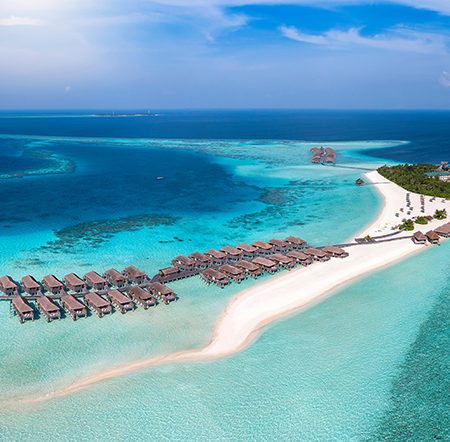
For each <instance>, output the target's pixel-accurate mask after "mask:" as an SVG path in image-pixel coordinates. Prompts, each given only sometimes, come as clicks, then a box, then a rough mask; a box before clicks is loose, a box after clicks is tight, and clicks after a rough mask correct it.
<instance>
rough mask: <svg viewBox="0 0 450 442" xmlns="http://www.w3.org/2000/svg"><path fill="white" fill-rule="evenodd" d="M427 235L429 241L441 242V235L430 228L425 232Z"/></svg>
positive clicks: (432, 242)
mask: <svg viewBox="0 0 450 442" xmlns="http://www.w3.org/2000/svg"><path fill="white" fill-rule="evenodd" d="M425 235H426V236H427V239H428V242H429V243H431V244H439V235H438V234H437V233H436V232H434V231H433V230H430V231H429V232H427V233H425Z"/></svg>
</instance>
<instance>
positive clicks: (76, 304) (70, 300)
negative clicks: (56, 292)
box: [61, 293, 85, 310]
mask: <svg viewBox="0 0 450 442" xmlns="http://www.w3.org/2000/svg"><path fill="white" fill-rule="evenodd" d="M61 302H63V303H65V304H66V305H67V307H68V308H69V309H70V310H81V309H84V308H85V307H84V305H83V304H82V303H81V302H80V301H78V299H76V298H75V297H74V296H72V295H68V294H67V293H66V294H64V295H62V296H61Z"/></svg>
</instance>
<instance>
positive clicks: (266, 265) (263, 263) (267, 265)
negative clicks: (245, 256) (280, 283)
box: [252, 256, 278, 273]
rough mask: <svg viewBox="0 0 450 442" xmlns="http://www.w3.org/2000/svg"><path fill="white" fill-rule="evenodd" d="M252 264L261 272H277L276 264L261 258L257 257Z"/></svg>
mask: <svg viewBox="0 0 450 442" xmlns="http://www.w3.org/2000/svg"><path fill="white" fill-rule="evenodd" d="M252 262H253V263H254V264H257V265H259V266H260V267H261V268H262V269H263V270H265V271H266V272H269V273H275V272H276V271H277V270H278V263H276V262H275V261H272V260H270V259H267V258H264V257H262V256H258V257H257V258H255V259H254V260H253V261H252Z"/></svg>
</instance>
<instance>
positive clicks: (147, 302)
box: [128, 285, 156, 310]
mask: <svg viewBox="0 0 450 442" xmlns="http://www.w3.org/2000/svg"><path fill="white" fill-rule="evenodd" d="M128 295H129V296H130V297H131V299H134V300H135V301H136V302H137V303H138V304H139V305H141V306H142V307H144V308H145V309H146V310H147V309H148V308H149V307H152V306H154V305H156V298H155V297H154V296H153V295H151V294H150V293H149V292H148V291H147V290H144V289H143V288H142V287H139V286H138V285H135V286H133V287H131V289H130V290H128Z"/></svg>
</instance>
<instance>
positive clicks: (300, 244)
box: [284, 236, 307, 250]
mask: <svg viewBox="0 0 450 442" xmlns="http://www.w3.org/2000/svg"><path fill="white" fill-rule="evenodd" d="M284 241H285V242H287V243H288V244H289V245H290V246H291V249H292V250H303V249H304V248H306V246H307V244H306V241H305V240H303V239H301V238H297V237H296V236H288V237H287V238H286V239H285V240H284Z"/></svg>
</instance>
